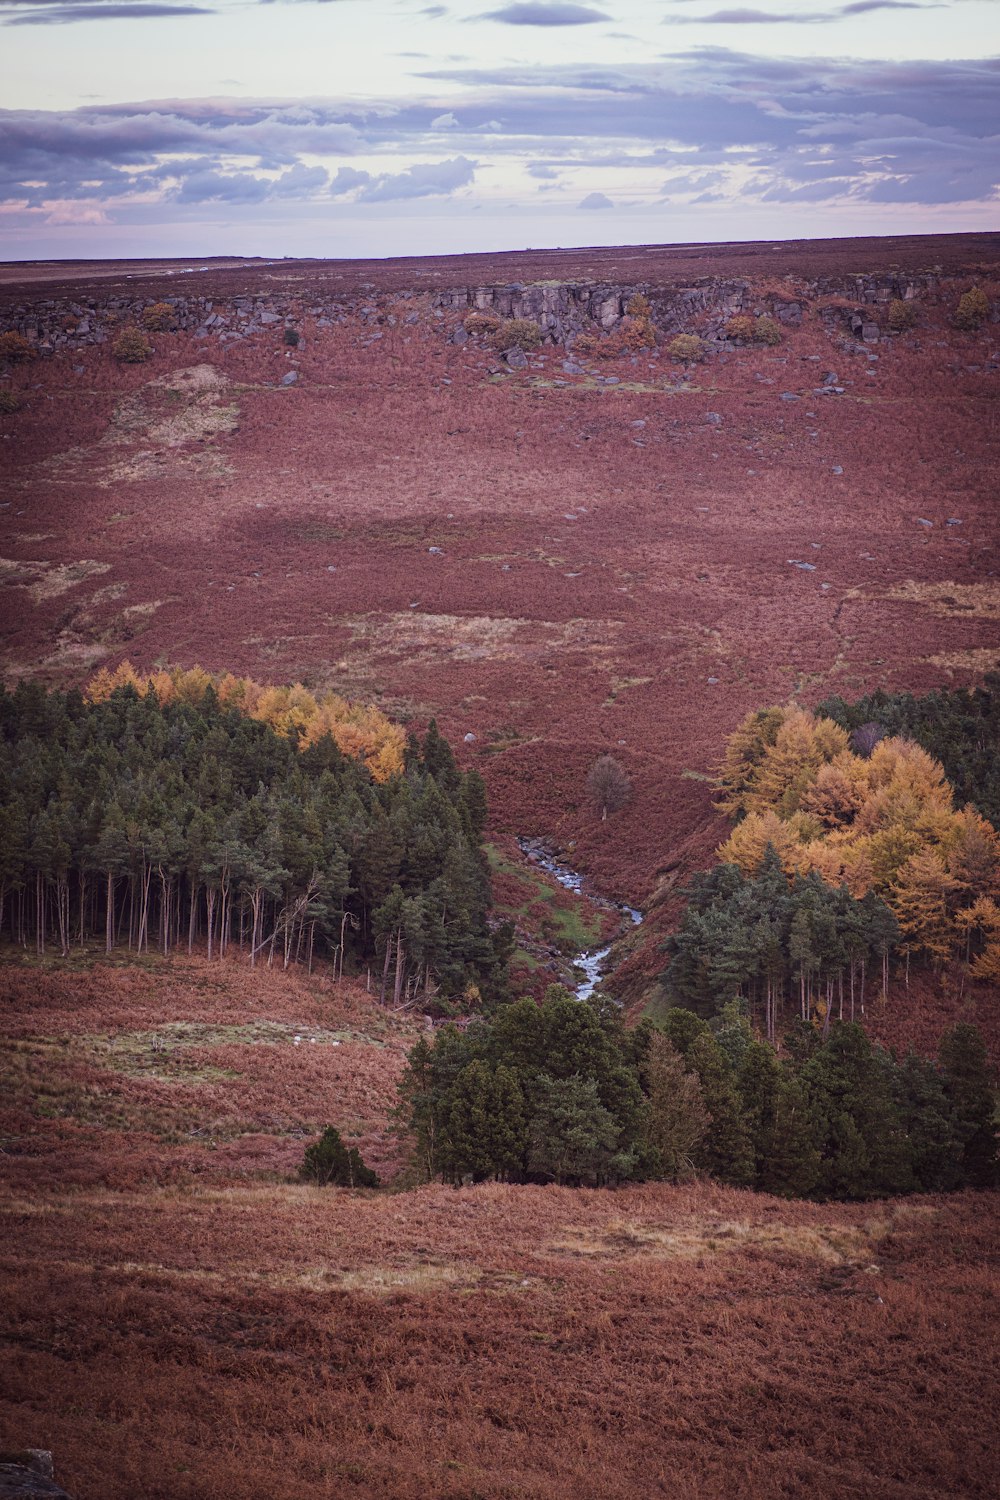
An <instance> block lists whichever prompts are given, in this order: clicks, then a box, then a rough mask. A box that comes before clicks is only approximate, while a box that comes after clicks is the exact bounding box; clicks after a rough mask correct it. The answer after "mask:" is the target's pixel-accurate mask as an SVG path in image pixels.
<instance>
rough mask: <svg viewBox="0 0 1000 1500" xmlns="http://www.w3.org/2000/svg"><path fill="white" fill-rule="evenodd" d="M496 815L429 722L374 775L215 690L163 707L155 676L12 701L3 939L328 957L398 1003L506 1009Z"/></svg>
mask: <svg viewBox="0 0 1000 1500" xmlns="http://www.w3.org/2000/svg"><path fill="white" fill-rule="evenodd" d="M485 817H486V800H485V790H484V787H483V782H482V779H481V777H480V776H479V775H478V773H476V772H470V773H468V774H467V775H463V774H462V773H460V772H459V770H458V769H457V767H456V764H455V760H454V757H453V755H452V752H451V749H450V747H449V746H448V744H447V742H446V741H445V740H444V739H443V738H442V736H441V735H440V734H439V733H438V730H437V727H436V725H435V724H434V723H432V724H431V726H430V728H429V730H428V732H427V735H426V736H425V738H424V739H423V741H422V742H418V741H417V740H416V739H415V738H413V737H412V736H411V737H410V739H409V740H407V741H405V742H404V755H403V757H402V763H401V768H400V771H399V773H398V774H395V775H392V776H389V777H385V778H384V779H378V778H376V777H375V776H373V774H372V771H371V769H370V768H369V767H368V766H367V765H366V763H365V760H364V759H363V758H362V754H360V753H359V755H358V756H357V757H354V756H350V755H346V754H345V753H344V752H343V751H342V750H341V749H340V748H339V747H338V745H337V744H336V742H335V740H334V738H333V736H332V735H331V734H329V733H325V734H323V735H321V736H320V737H319V738H317V739H315V740H313V741H312V742H311V743H306V744H305V745H304V746H301V745H300V734H299V732H298V730H297V729H296V727H295V726H294V725H292V726H290V728H289V732H288V733H287V734H279V733H277V732H276V731H275V729H273V728H272V727H271V726H270V725H268V724H267V723H265V722H263V721H262V720H261V719H260V718H256V717H249V716H248V715H247V714H246V713H245V712H242V711H241V710H240V709H239V708H237V707H234V706H231V705H226V704H224V703H223V702H221V701H220V699H219V696H218V694H217V692H216V690H215V687H214V686H213V684H212V683H211V682H207V681H206V682H204V683H202V684H201V686H200V690H199V692H198V694H197V695H190V696H184V695H180V694H177V695H175V696H174V697H173V698H169V697H168V698H167V701H161V698H160V696H159V693H158V691H157V689H156V687H155V685H153V684H150V685H148V686H147V689H146V691H145V692H144V693H143V694H141V695H140V693H139V692H138V691H137V690H136V689H135V687H129V686H126V687H119V688H117V689H115V690H114V691H112V692H111V693H110V695H109V696H106V697H104V696H102V695H101V694H98V701H96V702H87V701H85V699H84V698H83V697H82V695H81V694H79V693H77V692H69V693H59V692H53V693H46V692H45V691H44V689H42V688H40V687H39V686H37V685H35V684H30V683H21V684H20V685H19V686H18V687H17V688H16V689H15V690H14V691H13V692H6V691H2V690H0V934H4V933H5V934H6V935H7V936H8V937H9V939H10V940H11V941H12V942H14V943H16V944H18V945H20V946H22V947H29V946H30V947H32V948H34V949H35V950H36V951H37V952H39V953H42V952H45V951H46V949H47V948H48V947H50V946H52V945H55V946H56V947H58V949H59V950H60V951H61V952H62V953H67V952H68V951H69V949H70V947H71V946H72V945H84V944H86V943H88V942H93V941H95V940H97V941H99V942H101V943H102V944H103V946H104V947H105V949H106V950H107V951H109V952H110V951H112V950H113V949H116V948H120V947H125V948H128V949H130V950H132V951H133V952H138V953H141V952H145V951H148V950H149V949H151V948H153V947H157V948H159V949H160V950H161V951H162V952H163V953H169V952H170V951H171V950H172V949H174V948H176V947H178V946H180V945H183V946H185V947H187V949H188V950H189V951H190V950H191V949H192V948H193V947H194V946H195V945H196V944H198V945H201V944H204V945H205V949H206V951H207V953H208V956H209V958H215V957H219V958H222V957H224V956H226V954H227V953H230V952H232V951H233V950H236V949H238V950H239V952H240V953H241V954H242V955H243V957H244V958H245V960H246V961H247V963H248V964H250V965H251V966H254V965H256V964H258V963H261V962H267V963H268V964H273V963H275V962H280V963H281V964H282V965H284V966H286V967H287V966H288V965H289V964H292V963H309V964H311V963H312V962H313V959H314V957H315V955H316V954H318V953H320V952H322V953H324V954H325V955H326V956H327V957H328V958H329V959H331V960H332V961H333V962H334V963H335V965H336V967H337V971H338V972H343V970H344V967H345V963H346V964H347V965H350V966H352V967H354V968H356V969H361V970H364V969H366V968H367V969H370V970H374V983H375V985H376V987H377V988H378V991H379V994H380V997H381V998H382V999H383V1000H385V999H387V998H389V997H391V999H392V1002H393V1003H394V1004H395V1005H405V1004H408V1003H411V1002H413V1001H414V1000H415V999H416V998H417V997H420V1000H421V1003H426V1002H427V1001H428V1000H429V998H430V997H431V996H433V995H435V994H437V995H438V996H439V999H440V998H441V997H443V998H444V999H458V1000H461V999H463V998H464V1001H465V1002H466V1003H474V1002H476V1001H477V999H478V998H479V997H482V998H483V999H486V1000H496V999H500V998H503V997H504V996H505V995H506V969H507V959H508V957H509V953H510V949H511V945H512V937H511V934H510V932H509V931H508V930H507V929H506V928H505V927H497V928H496V929H495V930H494V929H493V928H492V926H491V921H490V903H491V895H490V882H489V873H488V865H487V862H486V859H485V855H484V853H483V851H482V848H481V834H482V829H483V825H484V822H485Z"/></svg>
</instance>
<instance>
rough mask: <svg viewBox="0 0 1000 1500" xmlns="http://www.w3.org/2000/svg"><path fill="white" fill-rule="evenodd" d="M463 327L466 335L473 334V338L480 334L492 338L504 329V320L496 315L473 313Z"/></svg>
mask: <svg viewBox="0 0 1000 1500" xmlns="http://www.w3.org/2000/svg"><path fill="white" fill-rule="evenodd" d="M462 326H463V328H464V329H465V331H466V333H469V334H472V336H473V337H476V336H477V335H479V334H488V335H490V336H492V335H493V334H495V333H498V332H499V330H500V329H501V328H502V327H503V319H502V318H498V317H497V315H496V313H491V312H471V313H470V314H469V316H468V317H467V318H466V319H465V322H464V323H463V325H462Z"/></svg>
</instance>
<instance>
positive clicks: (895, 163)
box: [0, 0, 1000, 260]
mask: <svg viewBox="0 0 1000 1500" xmlns="http://www.w3.org/2000/svg"><path fill="white" fill-rule="evenodd" d="M998 54H1000V0H757V3H756V4H746V5H742V4H737V5H727V4H726V3H725V0H453V3H448V4H428V3H427V0H0V103H2V108H0V260H25V259H39V258H56V257H58V258H78V257H85V258H104V257H133V256H208V255H262V256H267V257H278V256H284V255H318V256H324V257H340V256H349V257H383V256H397V255H414V254H445V253H461V252H466V251H477V250H479V251H486V250H502V249H510V250H515V249H522V248H526V247H531V248H536V249H537V248H542V247H549V246H573V245H600V244H652V243H678V242H686V241H692V240H694V241H727V240H748V239H777V238H793V237H794V238H801V237H811V238H813V237H828V236H852V235H858V234H904V233H905V234H916V233H938V232H947V231H959V230H973V229H997V228H1000V213H998V206H1000V55H998Z"/></svg>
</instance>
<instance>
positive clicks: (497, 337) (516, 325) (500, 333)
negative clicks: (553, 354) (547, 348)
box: [493, 318, 542, 350]
mask: <svg viewBox="0 0 1000 1500" xmlns="http://www.w3.org/2000/svg"><path fill="white" fill-rule="evenodd" d="M493 342H494V344H495V345H496V347H497V348H498V349H525V350H528V349H537V348H538V346H539V344H540V343H541V342H542V330H541V329H540V328H539V326H538V324H537V323H532V321H531V319H530V318H508V320H507V321H506V322H505V323H501V324H500V327H499V328H498V329H497V331H496V333H495V334H494V335H493Z"/></svg>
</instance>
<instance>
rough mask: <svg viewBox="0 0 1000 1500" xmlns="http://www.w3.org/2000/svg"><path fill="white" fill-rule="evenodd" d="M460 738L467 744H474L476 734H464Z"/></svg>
mask: <svg viewBox="0 0 1000 1500" xmlns="http://www.w3.org/2000/svg"><path fill="white" fill-rule="evenodd" d="M462 738H463V740H464V741H465V743H466V744H467V745H474V744H475V743H476V736H475V735H474V734H465V735H463V736H462Z"/></svg>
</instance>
